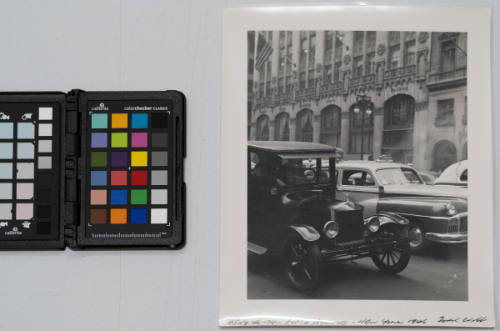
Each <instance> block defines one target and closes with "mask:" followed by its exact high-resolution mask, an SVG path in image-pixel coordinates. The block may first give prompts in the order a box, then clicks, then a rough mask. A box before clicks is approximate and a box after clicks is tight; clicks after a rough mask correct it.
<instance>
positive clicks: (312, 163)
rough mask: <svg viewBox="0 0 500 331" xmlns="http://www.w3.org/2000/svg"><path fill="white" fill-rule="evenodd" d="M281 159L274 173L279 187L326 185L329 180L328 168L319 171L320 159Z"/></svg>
mask: <svg viewBox="0 0 500 331" xmlns="http://www.w3.org/2000/svg"><path fill="white" fill-rule="evenodd" d="M317 171H318V159H298V158H297V159H282V160H281V164H280V166H279V167H278V169H277V171H276V180H277V183H278V185H280V186H288V185H303V184H327V183H328V181H329V178H330V175H329V171H328V168H326V169H325V168H323V169H321V159H320V162H319V171H320V173H319V174H317Z"/></svg>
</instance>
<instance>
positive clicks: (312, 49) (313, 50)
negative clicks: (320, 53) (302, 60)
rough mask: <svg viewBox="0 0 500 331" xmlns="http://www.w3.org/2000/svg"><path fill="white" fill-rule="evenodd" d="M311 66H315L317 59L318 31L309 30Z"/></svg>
mask: <svg viewBox="0 0 500 331" xmlns="http://www.w3.org/2000/svg"><path fill="white" fill-rule="evenodd" d="M308 53H309V68H314V61H315V60H316V32H314V31H311V32H309V52H308Z"/></svg>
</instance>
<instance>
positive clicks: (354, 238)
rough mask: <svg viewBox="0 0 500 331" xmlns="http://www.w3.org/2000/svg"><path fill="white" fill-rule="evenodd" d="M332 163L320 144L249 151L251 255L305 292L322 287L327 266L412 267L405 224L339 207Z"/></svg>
mask: <svg viewBox="0 0 500 331" xmlns="http://www.w3.org/2000/svg"><path fill="white" fill-rule="evenodd" d="M335 157H336V151H335V148H333V147H331V146H328V145H323V144H316V143H303V142H281V141H279V142H278V141H266V142H264V141H251V142H249V143H248V164H249V165H248V171H249V172H248V251H249V254H257V255H270V256H274V257H277V258H278V260H279V261H280V263H282V267H283V271H284V274H285V275H286V278H287V279H288V281H289V283H290V284H291V285H292V286H293V287H295V288H296V289H298V290H301V291H306V292H310V291H312V290H314V289H315V288H316V287H317V286H318V283H319V280H320V276H321V269H322V266H323V265H327V264H333V263H337V262H341V261H349V260H355V259H360V258H365V257H366V258H371V259H372V260H373V262H374V263H375V265H376V266H377V267H378V268H379V269H380V270H382V271H384V272H386V273H389V274H396V273H399V272H401V271H403V270H404V269H405V268H406V266H407V265H408V262H409V259H410V246H409V241H408V224H409V221H408V220H407V219H405V218H404V217H402V216H399V215H397V214H394V213H390V212H383V213H374V214H372V215H370V217H367V218H363V208H362V207H361V206H360V205H357V204H355V203H354V202H352V201H340V200H338V199H336V187H335ZM324 161H327V162H328V167H326V169H323V168H322V164H323V162H324Z"/></svg>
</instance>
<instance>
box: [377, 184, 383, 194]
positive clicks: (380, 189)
mask: <svg viewBox="0 0 500 331" xmlns="http://www.w3.org/2000/svg"><path fill="white" fill-rule="evenodd" d="M378 193H384V187H383V186H382V185H380V186H379V187H378Z"/></svg>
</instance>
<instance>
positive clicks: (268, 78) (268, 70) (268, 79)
mask: <svg viewBox="0 0 500 331" xmlns="http://www.w3.org/2000/svg"><path fill="white" fill-rule="evenodd" d="M266 96H271V61H267V64H266Z"/></svg>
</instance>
